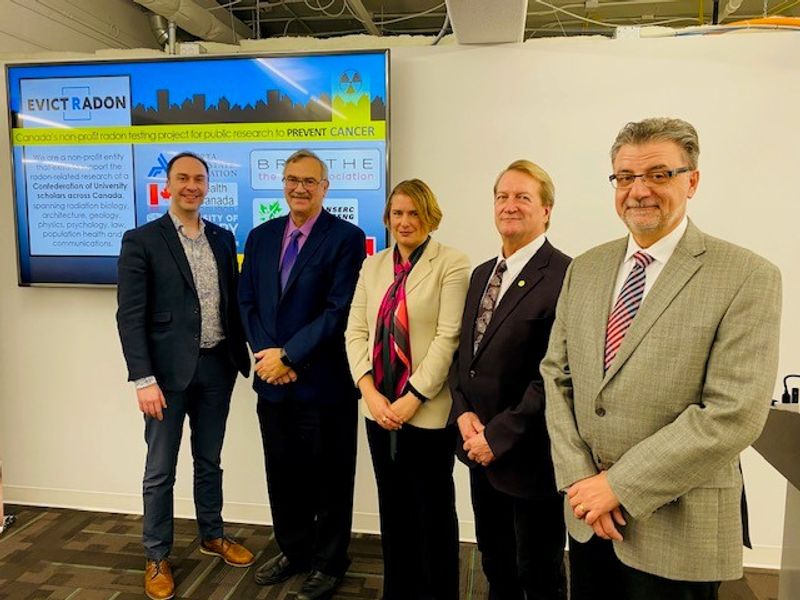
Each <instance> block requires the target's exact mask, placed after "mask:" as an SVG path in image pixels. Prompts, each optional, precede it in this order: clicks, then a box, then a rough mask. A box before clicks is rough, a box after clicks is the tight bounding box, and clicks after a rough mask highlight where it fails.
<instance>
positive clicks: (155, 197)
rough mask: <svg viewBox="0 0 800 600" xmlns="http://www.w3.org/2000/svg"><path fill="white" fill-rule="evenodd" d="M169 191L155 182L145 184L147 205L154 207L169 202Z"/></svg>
mask: <svg viewBox="0 0 800 600" xmlns="http://www.w3.org/2000/svg"><path fill="white" fill-rule="evenodd" d="M169 198H170V193H169V190H168V189H167V187H166V186H164V187H162V188H159V185H158V184H157V183H148V184H147V206H149V207H156V206H161V205H164V204H169Z"/></svg>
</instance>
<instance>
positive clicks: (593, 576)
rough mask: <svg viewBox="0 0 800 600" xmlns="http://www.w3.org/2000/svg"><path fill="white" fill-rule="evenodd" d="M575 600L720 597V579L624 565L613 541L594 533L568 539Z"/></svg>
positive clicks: (698, 599)
mask: <svg viewBox="0 0 800 600" xmlns="http://www.w3.org/2000/svg"><path fill="white" fill-rule="evenodd" d="M569 567H570V576H569V583H570V590H571V591H570V597H571V599H572V600H606V599H607V598H614V599H615V600H717V598H718V595H719V585H720V582H719V581H677V580H674V579H666V578H664V577H659V576H658V575H652V574H650V573H645V572H643V571H639V570H637V569H633V568H631V567H629V566H627V565H625V564H623V563H622V562H621V561H620V560H619V559H618V558H617V555H616V554H615V552H614V546H613V543H612V542H611V541H610V540H604V539H602V538H599V537H597V536H593V537H592V539H590V540H589V541H588V542H586V543H583V544H582V543H580V542H577V541H576V540H575V539H573V538H572V537H570V538H569Z"/></svg>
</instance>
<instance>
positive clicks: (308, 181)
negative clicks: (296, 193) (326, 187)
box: [283, 175, 322, 192]
mask: <svg viewBox="0 0 800 600" xmlns="http://www.w3.org/2000/svg"><path fill="white" fill-rule="evenodd" d="M301 183H302V184H303V187H304V188H305V189H307V190H308V191H309V192H310V191H311V190H313V189H315V188H316V187H317V186H318V185H319V184H320V183H322V182H321V181H318V180H316V179H314V178H313V177H303V178H299V177H292V176H291V175H290V176H289V177H284V178H283V187H285V188H286V189H287V190H293V189H294V188H296V187H297V186H298V185H300V184H301Z"/></svg>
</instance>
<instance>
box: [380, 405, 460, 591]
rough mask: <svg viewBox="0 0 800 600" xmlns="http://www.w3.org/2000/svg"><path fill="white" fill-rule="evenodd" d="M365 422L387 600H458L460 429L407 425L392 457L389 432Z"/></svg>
mask: <svg viewBox="0 0 800 600" xmlns="http://www.w3.org/2000/svg"><path fill="white" fill-rule="evenodd" d="M366 424H367V439H368V440H369V449H370V452H371V454H372V465H373V467H374V469H375V480H376V482H377V484H378V504H379V508H380V521H381V544H382V547H383V600H458V520H457V517H456V503H455V486H454V484H453V464H454V462H455V444H456V431H455V430H454V429H453V428H452V427H447V428H445V429H422V428H419V427H414V426H412V425H408V424H406V425H403V428H402V429H400V430H399V431H397V432H396V436H397V443H396V454H395V457H394V458H392V456H391V451H390V436H389V432H388V431H386V430H385V429H383V428H382V427H380V426H379V425H377V424H376V423H375V422H373V421H371V420H369V419H366Z"/></svg>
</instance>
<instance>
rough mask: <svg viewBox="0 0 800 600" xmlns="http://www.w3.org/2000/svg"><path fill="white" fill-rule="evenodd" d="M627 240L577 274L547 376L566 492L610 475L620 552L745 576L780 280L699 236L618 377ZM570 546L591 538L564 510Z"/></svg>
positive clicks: (698, 576) (675, 566)
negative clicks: (617, 313)
mask: <svg viewBox="0 0 800 600" xmlns="http://www.w3.org/2000/svg"><path fill="white" fill-rule="evenodd" d="M626 244H627V239H626V238H625V239H622V240H617V241H614V242H610V243H608V244H605V245H602V246H599V247H597V248H594V249H592V250H590V251H588V252H587V253H585V254H584V255H582V256H580V257H578V258H576V259H575V260H574V261H573V263H572V264H571V266H570V268H569V271H568V272H567V276H566V279H565V281H564V287H563V289H562V292H561V296H560V298H559V303H558V308H557V312H556V321H555V324H554V326H553V332H552V334H551V337H550V343H549V347H548V352H547V355H546V356H545V359H544V361H543V362H542V365H541V368H542V374H543V377H544V382H545V387H546V393H547V409H546V417H547V425H548V429H549V432H550V438H551V441H552V452H553V462H554V465H555V471H556V481H557V485H558V488H559V489H561V490H565V489H566V488H568V487H569V486H570V485H571V484H573V483H574V482H576V481H578V480H579V479H583V478H585V477H589V476H591V475H594V474H596V473H597V472H599V471H601V470H607V471H608V481H609V483H610V485H611V487H612V489H613V490H614V493H615V494H616V495H617V497H618V498H619V499H620V502H621V504H622V507H623V509H624V511H625V516H626V519H627V521H628V524H627V526H625V527H624V528H623V531H622V535H623V537H624V540H623V541H622V542H615V543H614V548H615V551H616V553H617V556H618V557H619V558H620V560H621V561H622V562H623V563H625V564H627V565H629V566H631V567H633V568H636V569H639V570H641V571H645V572H647V573H652V574H655V575H659V576H661V577H667V578H670V579H680V580H686V581H719V580H725V579H736V578H738V577H740V576H741V571H742V530H741V517H740V496H741V489H742V480H741V473H740V470H739V466H738V463H739V453H740V452H741V451H742V450H743V449H744V448H746V447H747V446H748V445H749V444H750V443H751V442H753V441H754V440H755V439H756V438H757V437H758V435H759V433H760V432H761V429H762V427H763V425H764V422H765V420H766V416H767V412H768V410H769V405H770V398H771V394H772V390H773V386H774V383H775V376H776V371H777V361H778V336H779V327H780V304H781V282H780V273H779V271H778V269H777V268H776V267H775V266H774V265H772V264H771V263H769V262H767V261H766V260H764V259H763V258H761V257H759V256H757V255H755V254H753V253H752V252H750V251H748V250H745V249H743V248H739V247H737V246H734V245H733V244H730V243H728V242H724V241H722V240H719V239H716V238H713V237H711V236H708V235H705V234H703V233H702V232H701V231H699V230H698V229H697V228H696V227H695V226H694V225H693V224H692V223H691V221H690V222H689V226H688V229H687V231H686V233H685V234H684V236H683V238H682V239H681V240H680V242H679V244H678V246H677V248H676V249H675V252H674V253H673V255H672V257H671V258H670V260H669V261H668V262H667V264H666V265H665V266H664V269H663V271H662V272H661V275H660V276H659V278H658V280H657V281H656V283H655V285H654V286H653V288H652V289H651V290H650V292H649V293H648V295H647V297H646V298H645V300H644V302H643V304H642V306H641V308H640V310H639V313H638V314H637V316H636V318H635V319H634V321H633V323H632V324H631V327H630V329H629V330H628V333H627V335H626V336H625V339H624V341H623V343H622V346H621V347H620V349H619V353H618V354H617V357H616V359H615V360H614V363H613V364H612V365H611V368H610V369H609V370H608V371H607V372H606V373H605V374H604V373H603V349H604V344H605V330H606V322H607V319H608V314H609V312H610V308H611V302H612V298H611V296H612V294H613V288H614V283H615V280H616V275H617V270H618V268H619V266H620V264H621V262H622V260H623V259H624V255H625V249H626ZM565 513H566V517H567V525H568V528H569V531H570V534H571V535H572V536H573V537H574V538H575V539H577V540H578V541H586V540H588V539H589V538H590V537H591V535H592V530H591V528H589V527H588V526H587V525H586V524H585V523H583V522H582V521H579V520H577V519H576V518H575V517H574V516H573V514H572V511H571V510H569V505H568V504H565Z"/></svg>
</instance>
